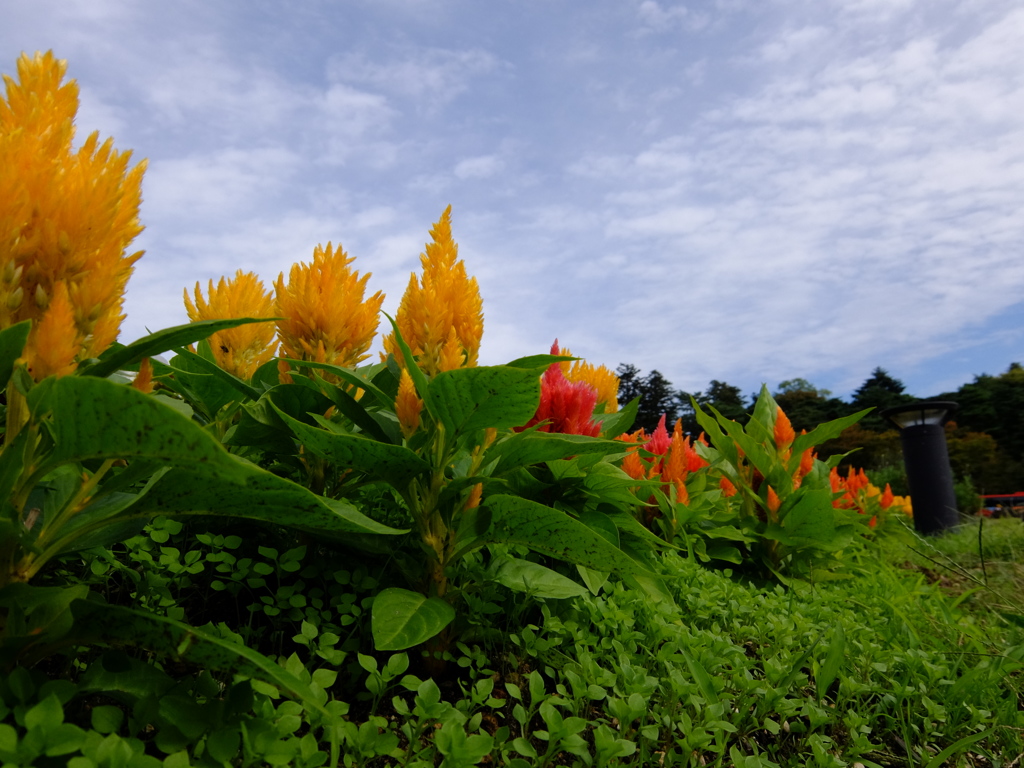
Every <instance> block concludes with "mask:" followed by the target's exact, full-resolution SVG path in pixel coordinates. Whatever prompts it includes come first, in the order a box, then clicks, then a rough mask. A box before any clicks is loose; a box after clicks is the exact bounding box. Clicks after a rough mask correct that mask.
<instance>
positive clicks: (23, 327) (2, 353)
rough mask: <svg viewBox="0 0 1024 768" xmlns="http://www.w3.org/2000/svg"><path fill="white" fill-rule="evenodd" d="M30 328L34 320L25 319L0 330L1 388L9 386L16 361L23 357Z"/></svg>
mask: <svg viewBox="0 0 1024 768" xmlns="http://www.w3.org/2000/svg"><path fill="white" fill-rule="evenodd" d="M30 330H32V321H31V320H23V321H22V322H20V323H15V324H14V325H12V326H10V327H9V328H4V329H3V330H2V331H0V388H3V387H6V386H7V382H8V381H9V380H10V378H11V372H12V371H13V370H14V361H15V360H17V359H18V358H19V357H21V353H22V350H24V349H25V342H26V341H28V332H29V331H30Z"/></svg>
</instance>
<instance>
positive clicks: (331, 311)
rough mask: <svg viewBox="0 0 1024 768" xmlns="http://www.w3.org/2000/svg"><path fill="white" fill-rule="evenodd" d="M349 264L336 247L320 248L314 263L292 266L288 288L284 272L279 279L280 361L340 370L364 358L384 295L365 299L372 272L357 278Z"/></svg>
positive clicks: (277, 303) (351, 259)
mask: <svg viewBox="0 0 1024 768" xmlns="http://www.w3.org/2000/svg"><path fill="white" fill-rule="evenodd" d="M353 261H354V259H353V258H351V257H349V256H348V255H347V254H346V253H345V252H344V251H343V250H342V249H341V247H340V246H339V247H338V248H337V249H336V250H335V248H334V247H333V246H332V245H331V244H330V243H328V244H327V248H326V249H325V248H323V247H322V246H319V245H318V246H317V247H316V248H315V249H314V250H313V263H312V264H306V263H300V264H294V265H293V266H292V268H291V272H290V273H289V275H288V284H287V285H285V282H284V273H282V274H281V275H280V276H279V277H278V278H277V282H276V283H275V284H274V287H275V288H276V293H277V300H276V302H275V305H276V307H275V313H276V314H277V315H278V316H279V317H281V318H282V319H281V320H278V321H277V332H278V335H279V337H280V340H281V354H282V355H283V356H284V357H291V358H295V359H297V360H312V361H315V362H318V363H328V364H330V365H337V366H340V367H351V366H355V365H358V364H359V363H361V362H362V361H363V360H365V359H366V358H367V357H368V354H367V350H368V349H369V348H370V344H372V343H373V337H374V336H375V335H376V333H377V324H378V323H379V322H380V305H381V303H382V302H383V301H384V294H383V293H381V292H380V291H377V293H375V294H373V296H371V297H370V298H368V299H365V300H364V299H363V296H364V294H365V292H366V281H367V280H368V279H369V278H370V273H369V272H367V273H366V274H365V275H363V276H362V277H360V276H359V272H357V271H356V270H354V269H351V268H350V267H349V265H350V264H351V263H352V262H353ZM325 378H328V379H331V378H332V377H328V376H325Z"/></svg>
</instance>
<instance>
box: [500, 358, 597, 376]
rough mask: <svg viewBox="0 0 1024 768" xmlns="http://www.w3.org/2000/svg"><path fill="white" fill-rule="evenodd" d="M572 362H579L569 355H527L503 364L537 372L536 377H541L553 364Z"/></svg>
mask: <svg viewBox="0 0 1024 768" xmlns="http://www.w3.org/2000/svg"><path fill="white" fill-rule="evenodd" d="M573 360H579V358H578V357H571V356H570V355H528V356H526V357H517V358H516V359H515V360H513V361H512V362H510V363H505V365H506V366H507V367H509V368H527V369H529V370H531V371H537V374H538V375H542V374H543V373H544V371H545V370H547V368H548V366H550V365H552V364H553V363H570V362H572V361H573Z"/></svg>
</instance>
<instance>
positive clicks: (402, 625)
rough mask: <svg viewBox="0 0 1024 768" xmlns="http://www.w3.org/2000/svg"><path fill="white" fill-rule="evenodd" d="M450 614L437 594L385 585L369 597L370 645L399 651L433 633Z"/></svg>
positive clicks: (446, 604) (420, 641)
mask: <svg viewBox="0 0 1024 768" xmlns="http://www.w3.org/2000/svg"><path fill="white" fill-rule="evenodd" d="M454 618H455V609H454V608H452V607H451V606H450V605H449V604H448V603H446V602H445V601H444V600H442V599H441V598H439V597H430V598H428V597H424V596H423V595H421V594H419V593H417V592H410V591H409V590H407V589H395V588H391V589H385V590H383V591H381V592H380V593H379V594H378V595H377V596H376V597H375V598H374V599H373V608H372V610H371V622H370V623H371V629H372V631H373V645H374V647H375V648H376V649H377V650H378V651H403V650H405V649H406V648H412V647H413V646H415V645H419V644H420V643H423V642H425V641H427V640H429V639H430V638H432V637H434V636H435V635H436V634H437V633H438V632H440V631H441V630H442V629H444V628H445V627H447V626H448V625H449V624H450V623H451V621H452V619H454Z"/></svg>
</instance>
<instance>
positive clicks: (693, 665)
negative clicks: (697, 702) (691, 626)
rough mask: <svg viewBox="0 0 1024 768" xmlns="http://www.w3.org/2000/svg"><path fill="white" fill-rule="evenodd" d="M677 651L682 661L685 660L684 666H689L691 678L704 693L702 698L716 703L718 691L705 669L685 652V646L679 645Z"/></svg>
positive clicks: (717, 701) (709, 702) (710, 702)
mask: <svg viewBox="0 0 1024 768" xmlns="http://www.w3.org/2000/svg"><path fill="white" fill-rule="evenodd" d="M679 653H680V654H681V655H682V657H683V661H685V662H686V666H687V667H689V669H690V674H691V675H693V679H694V681H695V682H696V683H697V687H698V688H700V691H701V693H703V694H704V699H705V700H706V701H707V703H708V704H718V703H719V698H718V692H717V691H716V690H715V684H714V683H713V682H712V680H711V676H710V675H709V674H708V673H707V670H706V669H704V667H703V665H701V663H700V662H699V661H697V660H696V659H695V658H693V656H691V655H690V654H689V653H687V651H686V649H685V648H682V647H680V648H679Z"/></svg>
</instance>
